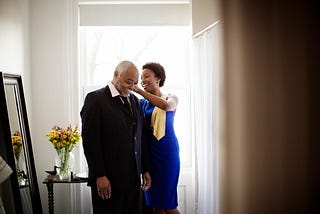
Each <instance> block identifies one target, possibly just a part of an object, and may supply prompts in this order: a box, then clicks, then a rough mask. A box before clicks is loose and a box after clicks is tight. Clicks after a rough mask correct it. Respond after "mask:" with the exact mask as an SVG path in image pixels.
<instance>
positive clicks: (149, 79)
mask: <svg viewBox="0 0 320 214" xmlns="http://www.w3.org/2000/svg"><path fill="white" fill-rule="evenodd" d="M158 82H159V77H156V75H155V73H154V72H153V71H152V70H150V69H143V71H142V75H141V86H142V87H143V88H144V90H145V91H147V92H150V93H152V92H153V91H155V89H157V88H159V83H158Z"/></svg>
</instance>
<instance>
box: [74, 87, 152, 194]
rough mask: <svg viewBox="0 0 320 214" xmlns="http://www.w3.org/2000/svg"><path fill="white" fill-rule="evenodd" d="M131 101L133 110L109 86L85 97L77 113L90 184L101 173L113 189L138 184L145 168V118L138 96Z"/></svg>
mask: <svg viewBox="0 0 320 214" xmlns="http://www.w3.org/2000/svg"><path fill="white" fill-rule="evenodd" d="M130 102H131V109H132V113H131V112H130V110H129V109H128V108H127V107H126V106H125V105H124V104H123V103H122V101H121V99H120V97H119V96H116V97H112V96H111V92H110V89H109V87H108V86H106V87H105V88H101V89H99V90H96V91H93V92H90V93H89V94H88V95H87V96H86V99H85V101H84V105H83V107H82V110H81V112H80V115H81V118H82V140H83V148H84V154H85V156H86V159H87V163H88V167H89V181H88V185H89V186H91V185H93V184H94V185H95V182H96V178H97V177H101V176H107V178H108V179H109V181H110V183H111V188H112V191H113V192H114V191H115V190H120V191H123V190H125V189H127V188H132V187H134V185H137V186H140V185H141V183H140V175H141V173H144V172H145V171H146V170H147V167H148V159H146V158H145V157H144V155H146V154H143V155H142V150H144V152H146V151H147V149H143V148H144V147H143V148H142V141H143V140H142V138H143V135H144V134H143V126H144V119H143V114H142V111H141V108H140V102H139V99H138V98H137V97H136V96H134V95H133V94H131V95H130ZM142 156H143V157H142ZM146 157H147V156H146Z"/></svg>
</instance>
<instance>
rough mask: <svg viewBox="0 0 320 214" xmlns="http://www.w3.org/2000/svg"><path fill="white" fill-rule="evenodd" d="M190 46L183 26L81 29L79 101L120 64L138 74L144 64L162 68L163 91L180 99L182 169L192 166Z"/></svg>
mask: <svg viewBox="0 0 320 214" xmlns="http://www.w3.org/2000/svg"><path fill="white" fill-rule="evenodd" d="M190 43H191V30H190V27H185V26H182V27H181V26H170V27H151V26H148V27H136V26H134V27H132V26H130V27H123V26H112V27H80V48H81V56H80V57H81V59H80V61H81V70H82V78H81V85H82V87H83V88H82V89H83V94H82V99H83V98H84V97H85V95H86V93H88V92H89V91H92V90H94V89H96V88H100V87H102V86H105V85H106V84H107V82H109V81H110V80H111V79H112V75H113V71H114V68H115V66H116V65H117V64H118V63H119V62H120V61H122V60H130V61H133V62H134V63H135V64H136V65H137V67H138V69H139V70H140V71H141V67H142V65H143V64H145V63H146V62H158V63H160V64H162V65H163V66H164V68H165V70H166V75H167V78H166V82H165V85H164V87H163V89H162V90H163V92H164V93H174V94H176V95H177V96H178V97H179V104H178V108H177V112H176V117H175V130H176V134H177V137H178V140H179V144H180V159H181V163H182V166H190V165H191V132H190V130H191V128H190V127H191V125H190V117H191V115H190V111H191V110H190V100H189V98H190V84H189V74H190V70H191V64H190V61H191V60H190V47H191V45H190ZM139 85H140V83H139Z"/></svg>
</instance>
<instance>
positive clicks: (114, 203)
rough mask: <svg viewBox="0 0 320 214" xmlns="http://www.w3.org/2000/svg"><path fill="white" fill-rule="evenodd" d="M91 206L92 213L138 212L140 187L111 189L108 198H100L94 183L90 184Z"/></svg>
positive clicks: (116, 213) (139, 209) (124, 213)
mask: <svg viewBox="0 0 320 214" xmlns="http://www.w3.org/2000/svg"><path fill="white" fill-rule="evenodd" d="M91 198H92V208H93V213H94V214H102V213H103V214H127V213H132V214H140V213H141V206H140V205H141V203H140V202H141V201H140V188H131V189H126V190H122V191H117V190H112V194H111V198H110V199H102V198H101V197H100V196H99V195H98V192H97V188H96V186H95V185H93V186H91Z"/></svg>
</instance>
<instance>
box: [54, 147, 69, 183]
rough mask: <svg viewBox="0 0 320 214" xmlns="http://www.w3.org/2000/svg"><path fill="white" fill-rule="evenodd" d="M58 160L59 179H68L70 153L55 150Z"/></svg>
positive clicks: (63, 150)
mask: <svg viewBox="0 0 320 214" xmlns="http://www.w3.org/2000/svg"><path fill="white" fill-rule="evenodd" d="M57 153H58V158H59V163H58V165H59V167H60V168H59V177H60V179H61V180H69V179H70V164H69V160H70V154H71V152H68V151H66V150H65V149H60V150H57Z"/></svg>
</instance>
